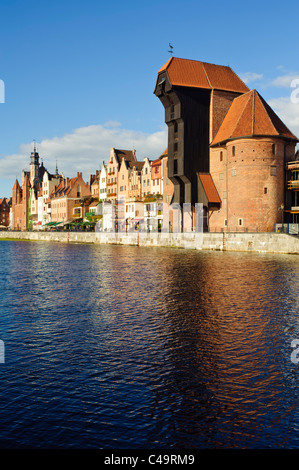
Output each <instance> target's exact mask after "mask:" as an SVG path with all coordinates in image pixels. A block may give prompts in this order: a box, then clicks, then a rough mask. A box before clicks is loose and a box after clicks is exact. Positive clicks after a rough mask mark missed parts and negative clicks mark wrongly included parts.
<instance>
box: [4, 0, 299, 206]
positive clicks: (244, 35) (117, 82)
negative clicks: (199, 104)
mask: <svg viewBox="0 0 299 470" xmlns="http://www.w3.org/2000/svg"><path fill="white" fill-rule="evenodd" d="M297 18H298V2H297V1H296V2H295V1H285V2H281V1H279V2H278V1H271V2H270V1H267V2H262V1H260V0H259V1H256V0H254V1H250V2H240V1H226V2H223V1H217V0H216V1H214V2H207V1H190V0H189V1H188V0H187V1H174V0H172V1H169V0H164V1H161V0H159V1H157V0H150V1H141V0H139V1H135V0H134V1H132V0H123V1H120V0H119V1H116V0H110V1H105V2H103V1H99V0H97V1H96V0H84V1H83V0H71V1H69V0H59V1H56V0H52V1H47V0H42V1H41V0H39V1H36V0H5V1H4V0H0V79H2V80H3V81H4V83H5V103H3V104H0V197H3V196H10V195H11V187H12V184H13V179H12V178H9V179H7V175H6V174H4V170H2V174H1V159H3V158H6V159H7V156H8V155H11V154H18V153H19V148H20V146H21V145H22V144H28V143H30V142H32V140H33V139H35V140H36V141H37V142H41V141H43V140H44V139H53V138H55V137H62V136H64V135H65V134H68V133H72V132H73V131H74V129H78V128H82V127H86V126H92V125H103V124H104V123H106V122H107V121H118V122H119V123H121V127H122V128H124V129H129V130H132V131H136V132H144V133H149V134H151V133H155V132H157V131H159V129H161V126H163V124H164V111H163V107H162V105H161V104H160V102H159V100H158V99H157V98H156V97H155V96H154V95H153V90H154V86H155V80H156V76H157V71H158V69H159V68H160V67H161V66H162V65H163V64H164V63H165V62H166V61H167V60H168V58H169V57H170V54H169V53H168V49H169V48H168V43H169V42H171V43H172V44H173V46H174V55H175V56H177V57H184V58H188V59H196V60H202V61H206V62H212V63H217V64H221V65H227V64H229V65H230V66H231V67H232V68H233V69H234V70H235V71H236V73H238V74H245V73H247V72H251V73H254V74H257V75H256V77H259V78H258V79H257V81H256V83H252V84H251V83H249V84H248V86H249V87H251V88H257V89H258V91H260V93H261V94H262V96H263V97H264V98H265V99H266V100H273V99H280V98H281V97H283V96H284V97H287V96H288V95H289V94H290V89H289V90H287V89H286V87H278V86H269V84H270V83H271V82H273V81H274V80H275V79H276V78H277V77H282V76H288V75H292V76H294V75H296V74H298V71H299V64H298V45H299V42H298V27H297ZM298 76H299V75H298ZM259 87H260V88H259ZM295 130H296V129H293V131H295ZM113 146H115V145H114V142H113V141H111V145H110V147H113ZM163 150H164V149H163V148H161V152H162V151H163ZM155 157H157V156H156V155H155ZM27 160H28V161H29V155H28V158H27ZM15 166H16V167H15ZM97 166H98V165H97ZM23 167H24V162H23V161H20V165H19V167H18V165H16V164H15V163H14V170H15V173H16V176H18V177H20V174H21V171H22V168H23ZM50 170H54V168H51V169H50Z"/></svg>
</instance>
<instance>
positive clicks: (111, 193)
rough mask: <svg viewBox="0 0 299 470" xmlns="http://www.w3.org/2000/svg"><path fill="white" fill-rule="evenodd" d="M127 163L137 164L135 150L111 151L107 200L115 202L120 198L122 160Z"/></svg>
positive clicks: (108, 166) (108, 165) (112, 149)
mask: <svg viewBox="0 0 299 470" xmlns="http://www.w3.org/2000/svg"><path fill="white" fill-rule="evenodd" d="M123 159H124V160H126V161H127V162H136V161H137V158H136V152H135V150H120V149H116V148H114V147H113V148H111V149H110V157H109V162H108V164H107V177H106V179H107V183H106V186H107V199H108V200H110V201H112V202H115V201H116V199H117V198H118V172H119V170H120V166H121V162H122V160H123Z"/></svg>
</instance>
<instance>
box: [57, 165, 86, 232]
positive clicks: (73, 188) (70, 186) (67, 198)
mask: <svg viewBox="0 0 299 470" xmlns="http://www.w3.org/2000/svg"><path fill="white" fill-rule="evenodd" d="M88 197H91V193H90V185H89V183H86V182H85V181H84V180H83V177H82V173H80V172H78V173H77V176H75V177H74V178H64V179H62V180H61V181H60V183H59V185H58V186H55V188H54V189H53V191H52V193H51V194H50V196H49V199H48V201H50V202H51V222H63V223H67V222H70V221H72V220H73V218H75V219H76V220H78V219H82V220H83V219H84V215H85V205H84V203H83V199H84V198H88Z"/></svg>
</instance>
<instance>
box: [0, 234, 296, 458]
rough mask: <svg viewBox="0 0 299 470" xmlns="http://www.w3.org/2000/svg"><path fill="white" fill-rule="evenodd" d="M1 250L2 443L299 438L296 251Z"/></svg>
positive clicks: (229, 442) (209, 444)
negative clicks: (294, 349) (294, 352)
mask: <svg viewBox="0 0 299 470" xmlns="http://www.w3.org/2000/svg"><path fill="white" fill-rule="evenodd" d="M0 254H1V259H2V265H1V268H0V292H1V294H0V295H1V317H0V328H1V330H0V339H2V340H3V341H4V342H5V347H6V363H5V364H2V365H0V378H1V381H0V398H1V400H0V429H1V431H0V446H1V447H16V448H22V447H31V448H32V447H34V448H37V447H47V448H58V447H62V448H70V447H74V448H82V447H85V448H87V447H89V448H105V449H109V448H112V449H115V448H120V449H121V448H148V449H151V448H165V449H171V448H173V449H184V448H185V449H193V448H220V447H223V448H271V447H272V448H279V447H283V448H286V447H287V448H292V447H293V448H294V447H298V444H299V438H298V408H297V403H298V382H297V379H298V370H299V369H298V367H299V366H298V365H296V364H293V363H292V362H291V361H290V354H291V348H290V344H291V340H292V339H294V338H299V330H298V322H297V316H298V281H299V266H298V264H299V263H298V258H297V257H296V256H288V255H275V256H272V255H261V254H260V255H257V254H247V253H246V254H241V253H240V254H239V253H221V252H196V251H192V250H179V249H163V248H140V247H121V246H89V245H62V244H47V243H26V242H4V241H3V242H1V243H0Z"/></svg>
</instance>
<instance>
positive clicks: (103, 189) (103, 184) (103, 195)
mask: <svg viewBox="0 0 299 470" xmlns="http://www.w3.org/2000/svg"><path fill="white" fill-rule="evenodd" d="M100 171H101V177H100V183H99V191H100V193H99V198H100V201H105V200H106V199H107V169H106V165H105V162H103V163H102V168H101V170H100Z"/></svg>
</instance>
